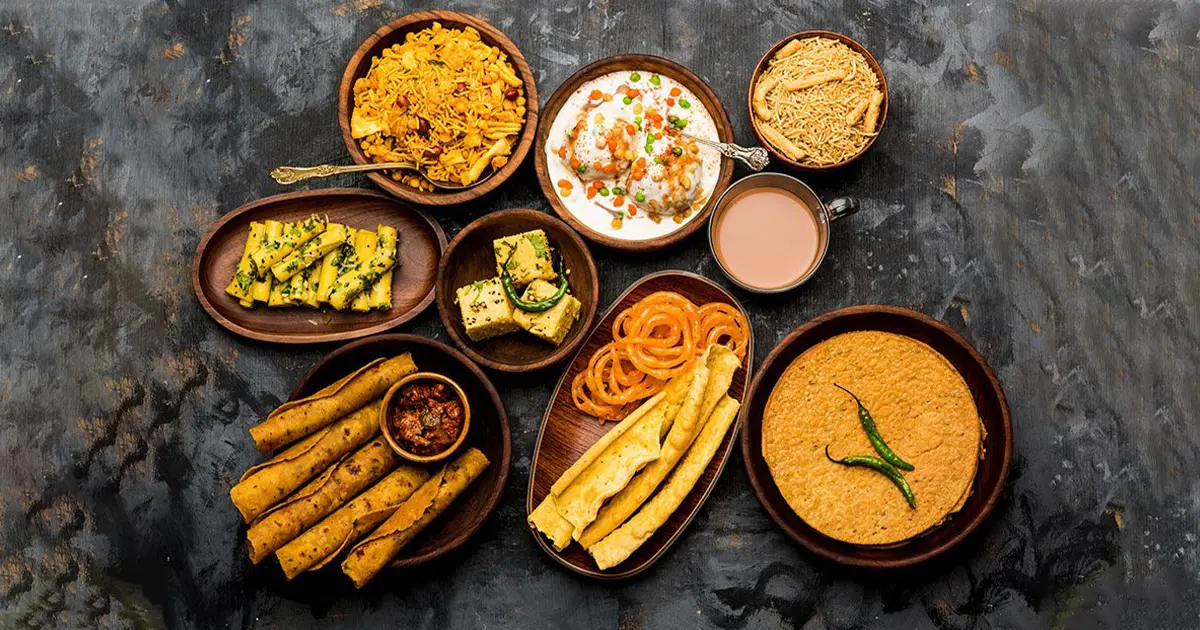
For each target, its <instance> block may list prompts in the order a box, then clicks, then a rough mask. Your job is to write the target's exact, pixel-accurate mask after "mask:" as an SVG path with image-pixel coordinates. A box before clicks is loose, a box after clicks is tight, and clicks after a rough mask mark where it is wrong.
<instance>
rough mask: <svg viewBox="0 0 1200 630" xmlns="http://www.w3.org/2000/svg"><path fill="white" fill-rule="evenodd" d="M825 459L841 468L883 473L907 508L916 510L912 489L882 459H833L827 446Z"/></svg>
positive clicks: (862, 457)
mask: <svg viewBox="0 0 1200 630" xmlns="http://www.w3.org/2000/svg"><path fill="white" fill-rule="evenodd" d="M825 458H826V459H828V460H829V461H831V462H833V463H835V464H841V465H843V466H861V467H863V468H870V469H871V470H874V471H876V472H880V473H883V474H884V475H886V476H887V478H888V479H891V480H892V483H894V484H896V487H897V488H899V489H900V494H902V495H904V500H905V501H908V507H910V508H912V509H914V510H915V509H917V497H916V496H914V495H913V491H912V487H911V486H909V485H908V481H906V480H905V479H904V475H902V474H900V471H899V470H896V467H895V466H892V465H891V464H889V463H887V462H885V461H883V460H882V459H879V458H878V457H874V456H871V455H851V456H849V457H846V458H843V459H834V458H833V457H831V456H830V455H829V445H828V444H826V445H825Z"/></svg>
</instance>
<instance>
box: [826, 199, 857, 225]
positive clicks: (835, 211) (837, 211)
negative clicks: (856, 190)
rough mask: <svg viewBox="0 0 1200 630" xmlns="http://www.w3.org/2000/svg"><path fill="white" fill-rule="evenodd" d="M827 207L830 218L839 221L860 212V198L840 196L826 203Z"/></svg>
mask: <svg viewBox="0 0 1200 630" xmlns="http://www.w3.org/2000/svg"><path fill="white" fill-rule="evenodd" d="M825 209H826V211H827V212H829V220H830V221H837V220H838V219H841V218H844V217H848V216H850V215H852V214H854V213H855V212H858V199H856V198H854V197H838V198H837V199H832V200H830V201H829V203H827V204H825Z"/></svg>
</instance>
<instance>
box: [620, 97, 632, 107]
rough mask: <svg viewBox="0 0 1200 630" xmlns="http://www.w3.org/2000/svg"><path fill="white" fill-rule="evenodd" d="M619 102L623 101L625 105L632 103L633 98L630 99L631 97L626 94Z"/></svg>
mask: <svg viewBox="0 0 1200 630" xmlns="http://www.w3.org/2000/svg"><path fill="white" fill-rule="evenodd" d="M621 102H622V103H625V104H626V105H632V104H633V99H631V98H629V97H628V96H626V97H625V98H623V99H621Z"/></svg>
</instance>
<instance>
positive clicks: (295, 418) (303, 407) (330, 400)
mask: <svg viewBox="0 0 1200 630" xmlns="http://www.w3.org/2000/svg"><path fill="white" fill-rule="evenodd" d="M416 371H417V366H416V365H415V364H414V363H413V360H412V355H411V354H409V353H407V352H405V353H404V354H402V355H400V356H396V357H392V358H390V359H386V360H385V359H376V360H374V361H372V362H370V363H368V364H366V365H364V366H363V367H362V368H360V369H359V370H358V371H356V372H354V373H353V374H350V375H349V376H346V377H345V378H343V379H342V380H340V381H338V382H336V383H334V384H332V385H330V386H329V387H326V388H325V389H322V390H321V391H319V392H317V393H315V394H313V395H312V396H309V397H307V398H301V399H300V400H294V401H292V402H289V403H285V404H283V405H282V406H281V407H279V408H278V409H276V410H275V411H272V412H271V415H269V416H267V419H266V420H263V421H262V422H261V423H259V424H257V425H255V426H252V427H250V436H251V437H253V438H254V445H255V447H257V448H258V452H260V453H266V452H268V451H273V450H275V449H277V448H279V447H281V446H285V445H288V444H291V443H292V442H295V441H296V440H299V439H300V438H303V437H304V436H306V435H310V434H312V433H315V432H316V431H318V430H320V429H321V428H322V427H325V426H328V425H329V424H330V423H331V422H333V421H334V420H337V419H338V418H341V417H342V416H344V415H346V414H348V413H350V412H351V411H354V410H355V409H359V408H361V407H362V406H363V405H365V404H367V403H368V402H370V401H372V400H375V399H376V398H380V397H381V396H383V394H384V392H386V391H387V390H388V388H389V387H391V386H392V385H393V384H394V383H395V382H396V381H398V380H400V379H401V378H403V377H405V376H407V375H409V374H412V373H413V372H416Z"/></svg>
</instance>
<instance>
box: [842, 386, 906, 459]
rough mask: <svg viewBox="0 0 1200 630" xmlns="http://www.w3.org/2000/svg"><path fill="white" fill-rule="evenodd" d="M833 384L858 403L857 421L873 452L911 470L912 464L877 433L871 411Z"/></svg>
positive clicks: (851, 394) (844, 389) (852, 395)
mask: <svg viewBox="0 0 1200 630" xmlns="http://www.w3.org/2000/svg"><path fill="white" fill-rule="evenodd" d="M833 386H834V387H836V388H838V389H840V390H842V391H844V392H846V393H847V394H850V397H851V398H853V399H854V402H855V403H856V404H858V421H859V422H861V423H862V428H863V431H866V433H867V439H868V440H870V441H871V446H873V447H875V452H876V453H879V456H880V457H882V458H884V459H885V460H887V462H888V463H889V464H891V465H893V466H895V467H896V468H899V469H900V470H912V469H913V465H912V464H910V463H908V462H906V461H904V460H903V459H901V458H900V456H899V455H897V454H896V453H895V452H894V451H892V449H891V448H890V447H888V445H887V442H885V441H883V436H882V435H880V434H879V429H877V428H875V419H874V418H872V417H871V412H869V411H867V408H866V407H864V406H863V404H862V401H861V400H859V399H858V396H855V395H854V392H852V391H850V390H848V389H846V388H845V387H842V386H841V385H838V384H837V383H834V384H833Z"/></svg>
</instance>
